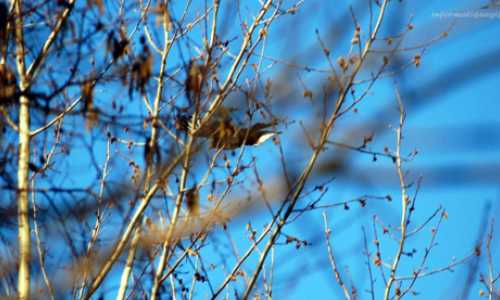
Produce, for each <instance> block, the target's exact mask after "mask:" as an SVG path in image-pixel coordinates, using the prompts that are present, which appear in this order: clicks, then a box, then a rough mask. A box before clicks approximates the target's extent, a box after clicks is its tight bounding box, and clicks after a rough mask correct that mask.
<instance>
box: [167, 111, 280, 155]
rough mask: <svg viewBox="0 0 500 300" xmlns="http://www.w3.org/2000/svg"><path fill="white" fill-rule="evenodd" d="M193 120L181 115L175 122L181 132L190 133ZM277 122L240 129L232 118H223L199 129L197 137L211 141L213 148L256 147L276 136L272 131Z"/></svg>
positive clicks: (256, 124)
mask: <svg viewBox="0 0 500 300" xmlns="http://www.w3.org/2000/svg"><path fill="white" fill-rule="evenodd" d="M190 120H191V118H190V117H189V116H187V115H179V116H177V118H176V121H175V127H176V129H177V130H179V131H183V132H189V131H190V128H191V122H190ZM275 125H276V122H270V123H255V124H253V125H252V126H250V127H238V126H236V125H234V124H233V122H232V121H231V119H230V118H228V117H226V118H222V119H217V120H213V121H209V122H208V123H207V124H205V125H204V126H203V127H202V128H200V129H198V131H197V133H196V134H197V136H199V137H202V138H207V139H210V140H211V143H210V146H211V147H212V148H222V149H237V148H240V147H241V146H243V145H248V146H256V145H260V144H262V143H264V142H265V141H267V140H269V139H270V138H272V137H274V136H276V134H277V133H276V132H274V131H272V130H270V128H271V127H273V126H275Z"/></svg>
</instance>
